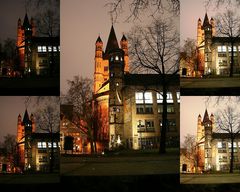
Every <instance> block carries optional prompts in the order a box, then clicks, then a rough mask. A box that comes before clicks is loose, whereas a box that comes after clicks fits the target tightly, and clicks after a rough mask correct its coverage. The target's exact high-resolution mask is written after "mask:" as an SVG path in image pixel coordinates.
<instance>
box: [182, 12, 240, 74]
mask: <svg viewBox="0 0 240 192" xmlns="http://www.w3.org/2000/svg"><path fill="white" fill-rule="evenodd" d="M196 46H197V48H196V55H197V60H196V61H194V60H191V59H190V62H191V64H189V62H186V61H183V62H182V63H181V64H180V72H181V73H180V74H181V75H182V76H202V75H208V74H213V75H224V76H228V75H229V74H230V64H231V57H232V53H231V50H232V49H233V59H234V65H233V74H239V73H240V38H239V37H235V38H234V43H233V47H232V46H231V38H230V37H222V36H219V35H218V34H217V32H216V24H215V20H214V19H213V18H211V19H210V20H209V18H208V15H207V13H206V14H205V17H204V21H203V23H202V20H201V19H200V18H199V19H198V24H197V45H196Z"/></svg>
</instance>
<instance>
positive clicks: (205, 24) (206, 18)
mask: <svg viewBox="0 0 240 192" xmlns="http://www.w3.org/2000/svg"><path fill="white" fill-rule="evenodd" d="M207 25H209V19H208V15H207V13H206V14H205V17H204V21H203V26H207Z"/></svg>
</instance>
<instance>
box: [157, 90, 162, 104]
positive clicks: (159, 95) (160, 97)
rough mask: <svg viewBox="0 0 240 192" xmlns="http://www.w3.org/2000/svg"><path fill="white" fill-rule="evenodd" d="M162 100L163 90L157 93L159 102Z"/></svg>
mask: <svg viewBox="0 0 240 192" xmlns="http://www.w3.org/2000/svg"><path fill="white" fill-rule="evenodd" d="M162 102H163V96H162V92H161V93H157V103H162Z"/></svg>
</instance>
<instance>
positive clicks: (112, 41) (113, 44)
mask: <svg viewBox="0 0 240 192" xmlns="http://www.w3.org/2000/svg"><path fill="white" fill-rule="evenodd" d="M113 49H119V46H118V41H117V37H116V34H115V30H114V27H113V25H112V27H111V31H110V34H109V37H108V42H107V47H106V50H105V53H108V52H109V51H110V50H113Z"/></svg>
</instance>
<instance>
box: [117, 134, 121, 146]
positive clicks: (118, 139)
mask: <svg viewBox="0 0 240 192" xmlns="http://www.w3.org/2000/svg"><path fill="white" fill-rule="evenodd" d="M117 144H118V145H120V144H121V139H120V135H118V138H117Z"/></svg>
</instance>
